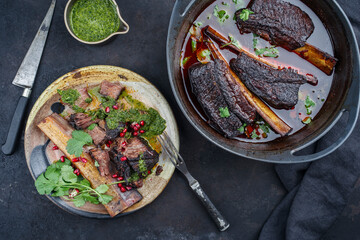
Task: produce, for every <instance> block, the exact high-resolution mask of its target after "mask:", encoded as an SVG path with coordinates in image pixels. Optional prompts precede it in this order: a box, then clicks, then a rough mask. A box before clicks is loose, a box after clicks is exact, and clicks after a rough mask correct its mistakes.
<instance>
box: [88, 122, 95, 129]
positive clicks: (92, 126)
mask: <svg viewBox="0 0 360 240" xmlns="http://www.w3.org/2000/svg"><path fill="white" fill-rule="evenodd" d="M95 127H96V123H93V124H91V125H90V126H88V128H87V129H88V130H90V131H91V130H94V128H95Z"/></svg>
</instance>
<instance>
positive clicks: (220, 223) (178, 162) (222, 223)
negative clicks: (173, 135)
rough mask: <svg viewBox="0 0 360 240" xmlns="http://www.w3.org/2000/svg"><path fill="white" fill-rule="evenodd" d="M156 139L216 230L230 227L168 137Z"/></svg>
mask: <svg viewBox="0 0 360 240" xmlns="http://www.w3.org/2000/svg"><path fill="white" fill-rule="evenodd" d="M157 139H158V141H159V142H160V144H161V146H162V147H163V149H164V150H165V152H166V153H167V154H168V156H169V158H170V161H171V162H172V163H173V164H174V166H175V167H176V168H177V169H178V170H179V171H180V172H181V173H182V174H184V175H185V177H186V178H187V180H188V181H189V185H190V187H191V189H192V190H193V191H194V192H195V194H196V196H197V197H198V198H199V199H200V200H201V202H202V204H203V205H204V206H205V208H206V210H207V211H208V213H209V214H210V216H211V218H212V219H213V220H214V222H215V224H216V226H217V227H218V229H219V230H220V231H225V230H226V229H227V228H228V227H229V226H230V224H229V222H228V221H227V220H226V219H225V218H224V217H223V216H222V215H221V213H220V212H219V211H218V210H217V209H216V207H215V206H214V204H213V203H212V202H211V201H210V199H209V197H208V196H207V195H206V194H205V192H204V190H203V189H202V188H201V186H200V184H199V182H198V181H197V180H196V179H195V178H193V176H191V174H190V173H189V171H188V169H187V167H186V164H185V162H184V159H183V158H182V157H181V155H180V153H179V152H178V151H177V149H176V147H175V146H174V144H173V142H172V141H171V139H170V137H169V135H167V133H166V132H163V134H162V135H159V136H157Z"/></svg>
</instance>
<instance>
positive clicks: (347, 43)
mask: <svg viewBox="0 0 360 240" xmlns="http://www.w3.org/2000/svg"><path fill="white" fill-rule="evenodd" d="M211 2H212V0H192V1H189V0H187V1H185V0H177V1H176V3H175V5H174V9H173V12H172V15H171V19H170V25H169V30H168V37H167V49H166V51H167V67H168V73H169V79H170V84H171V87H172V90H173V93H174V95H175V98H176V101H177V103H178V104H179V106H180V108H181V110H182V111H183V113H184V114H185V116H186V117H187V119H188V120H189V121H190V123H191V124H192V125H193V126H194V127H195V128H196V129H197V130H198V131H199V132H200V133H201V134H202V135H203V136H205V137H206V138H207V139H208V140H209V141H211V142H213V143H214V144H216V145H218V146H219V147H221V148H223V149H225V150H227V151H229V152H232V153H234V154H237V155H239V156H242V157H246V158H250V159H255V160H260V161H265V162H273V163H299V162H308V161H313V160H316V159H319V158H322V157H324V156H326V155H328V154H330V153H331V152H333V151H334V150H335V149H337V148H338V147H339V146H340V145H341V144H342V143H344V141H345V140H346V139H347V138H348V137H349V135H350V133H351V132H352V130H353V129H354V127H355V124H356V120H357V117H358V114H359V93H360V87H359V68H360V66H359V50H358V45H357V42H356V38H355V34H354V32H353V29H352V27H351V24H350V22H349V20H348V18H347V17H346V15H345V13H344V11H343V10H342V9H341V8H340V6H339V5H338V3H337V2H336V1H332V0H323V1H311V0H304V1H302V2H303V3H305V4H306V5H307V6H308V7H309V8H311V9H312V10H313V11H314V12H315V13H316V14H317V16H318V17H319V18H320V19H321V21H322V23H323V24H324V25H325V27H326V28H327V30H328V31H329V34H330V37H331V39H332V41H333V46H334V55H335V57H336V58H338V59H339V62H338V64H337V66H336V68H335V72H334V79H333V83H332V86H331V89H330V93H329V96H328V98H327V100H326V102H325V103H324V105H323V107H322V109H321V110H320V112H319V113H318V114H317V116H316V117H315V119H314V120H313V122H312V124H310V125H307V126H306V127H304V128H303V129H301V130H300V131H298V132H296V133H294V134H292V135H289V136H285V137H282V138H278V139H275V140H273V141H270V142H265V143H249V142H242V141H238V140H234V139H227V138H225V137H223V136H222V135H221V134H220V133H218V132H217V131H215V130H214V129H212V128H211V127H210V126H209V125H208V124H207V123H206V122H205V121H203V120H202V119H201V118H200V116H199V115H198V114H197V113H196V111H195V109H194V108H193V107H192V105H191V104H190V102H189V101H188V99H187V97H186V92H185V89H184V86H183V84H182V78H181V75H180V63H179V61H180V50H181V46H182V44H183V40H184V38H185V35H186V34H187V31H188V29H189V27H190V25H191V24H192V22H193V21H194V20H195V18H196V17H197V15H198V14H199V13H200V12H201V11H202V10H203V9H204V8H205V7H206V6H207V5H208V4H209V3H211ZM345 112H348V114H349V115H348V118H347V121H348V122H347V124H346V127H345V128H344V129H343V130H342V133H341V136H340V137H339V138H338V139H337V140H335V141H334V143H332V144H331V145H330V146H329V147H327V148H326V149H324V150H321V151H319V152H316V153H313V154H310V155H302V156H297V155H295V153H296V152H298V151H299V150H301V149H303V148H305V147H307V146H309V145H310V144H312V143H314V142H316V141H317V140H319V139H320V138H321V137H323V136H324V135H325V134H326V133H327V132H328V131H329V130H330V129H331V128H332V127H333V126H334V125H335V124H336V123H337V122H338V120H339V119H340V118H341V116H342V115H343V114H344V113H345Z"/></svg>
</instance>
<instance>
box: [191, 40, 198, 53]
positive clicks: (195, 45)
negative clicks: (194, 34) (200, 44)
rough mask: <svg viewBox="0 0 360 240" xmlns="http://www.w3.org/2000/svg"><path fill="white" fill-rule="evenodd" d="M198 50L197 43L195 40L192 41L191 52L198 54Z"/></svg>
mask: <svg viewBox="0 0 360 240" xmlns="http://www.w3.org/2000/svg"><path fill="white" fill-rule="evenodd" d="M196 48H197V42H196V40H194V39H191V51H192V52H196Z"/></svg>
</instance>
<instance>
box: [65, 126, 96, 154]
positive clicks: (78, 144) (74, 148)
mask: <svg viewBox="0 0 360 240" xmlns="http://www.w3.org/2000/svg"><path fill="white" fill-rule="evenodd" d="M71 135H72V138H71V139H70V140H69V141H68V142H67V146H66V150H67V151H68V153H70V154H74V155H75V157H80V155H81V154H82V152H83V146H84V145H90V144H92V143H93V141H92V138H91V136H90V135H89V134H87V133H86V132H84V131H81V130H74V131H73V132H72V133H71Z"/></svg>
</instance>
